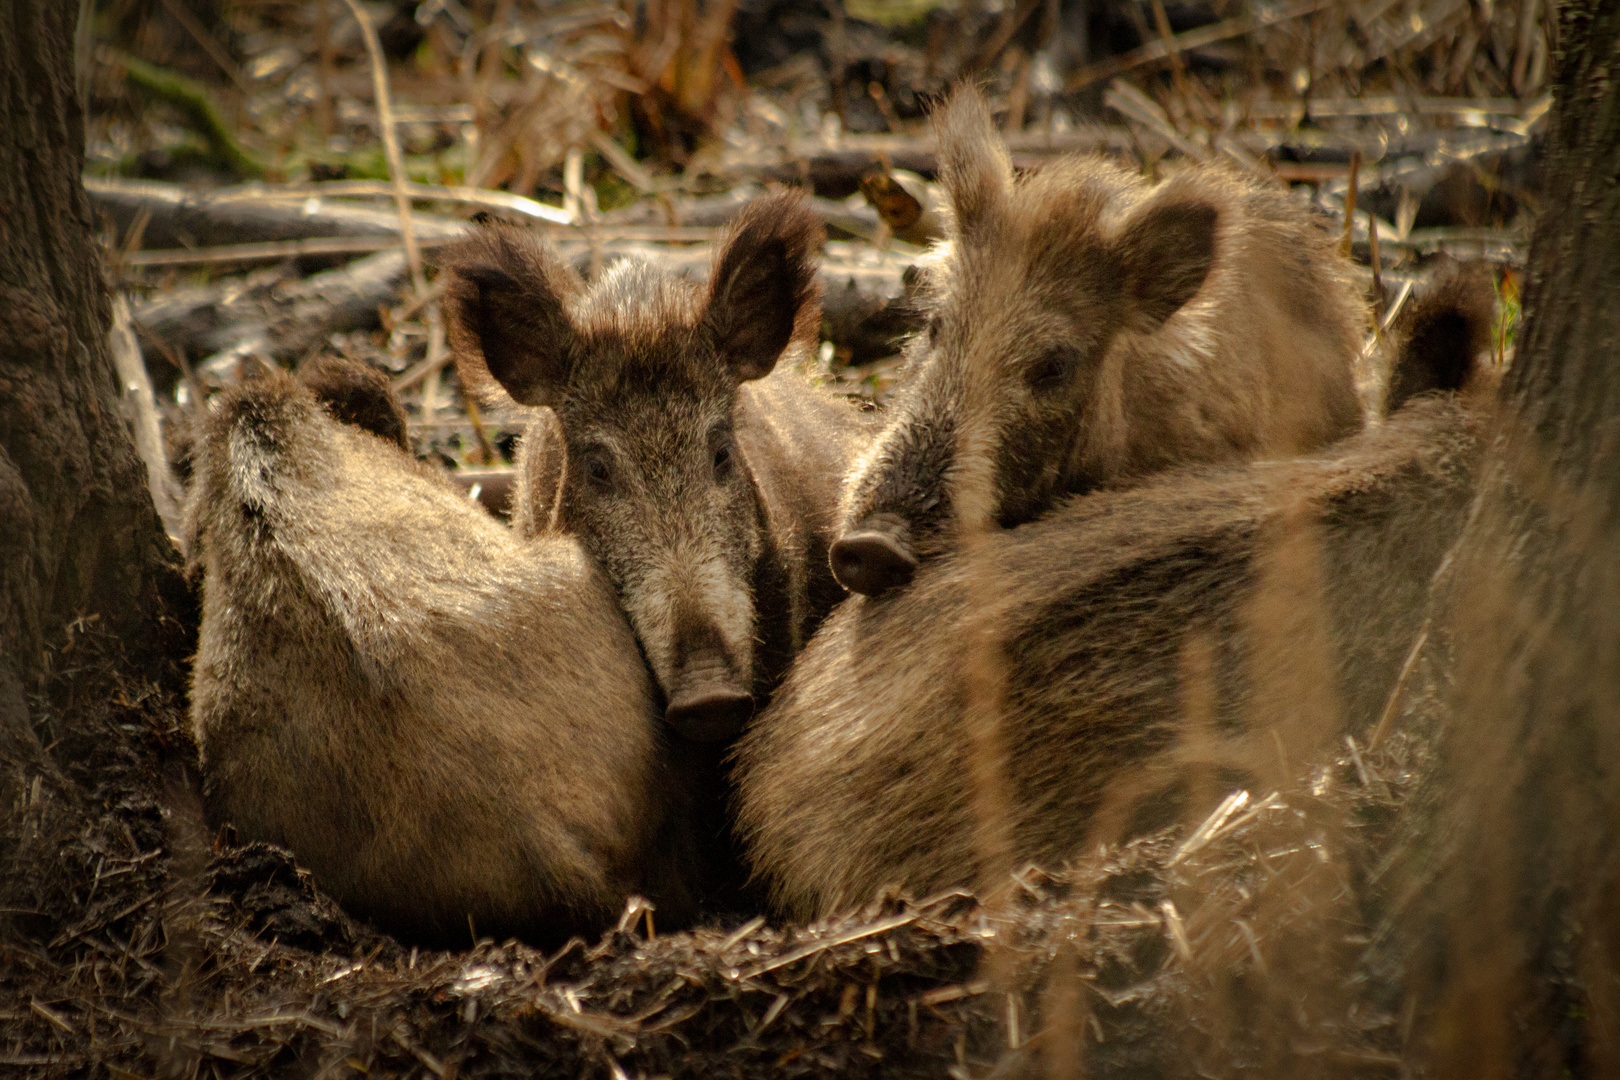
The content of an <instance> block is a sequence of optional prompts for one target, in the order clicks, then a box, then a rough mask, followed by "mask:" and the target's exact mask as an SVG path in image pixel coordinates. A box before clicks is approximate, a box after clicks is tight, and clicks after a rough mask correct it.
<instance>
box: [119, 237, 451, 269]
mask: <svg viewBox="0 0 1620 1080" xmlns="http://www.w3.org/2000/svg"><path fill="white" fill-rule="evenodd" d="M456 239H457V238H456V237H452V236H438V237H432V238H430V239H426V240H422V241H420V242H419V244H418V246H419V247H442V246H444V245H445V244H449V243H452V242H454V241H455V240H456ZM401 246H402V245H401V243H400V239H399V237H397V236H320V237H312V238H310V239H308V240H272V241H269V242H267V243H263V244H222V245H220V246H219V247H205V248H159V249H157V250H156V251H132V252H130V253H129V254H127V255H125V256H124V257H123V260H122V261H123V263H124V264H125V265H126V266H198V265H204V264H208V263H227V262H267V261H270V260H274V259H292V258H297V257H298V256H301V255H362V254H367V253H369V252H374V251H395V250H398V249H399V248H400V247H401Z"/></svg>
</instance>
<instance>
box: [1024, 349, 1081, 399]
mask: <svg viewBox="0 0 1620 1080" xmlns="http://www.w3.org/2000/svg"><path fill="white" fill-rule="evenodd" d="M1073 370H1074V353H1073V352H1072V351H1070V350H1068V349H1053V350H1051V351H1050V352H1048V353H1046V354H1045V355H1043V356H1042V357H1041V358H1040V359H1039V360H1037V361H1036V362H1035V364H1034V366H1032V367H1031V368H1030V369H1029V373H1028V374H1027V375H1026V376H1025V378H1027V379H1028V380H1029V388H1030V389H1031V390H1035V391H1046V390H1056V389H1057V388H1058V387H1060V386H1063V385H1064V384H1065V383H1067V382H1068V381H1069V373H1070V372H1071V371H1073Z"/></svg>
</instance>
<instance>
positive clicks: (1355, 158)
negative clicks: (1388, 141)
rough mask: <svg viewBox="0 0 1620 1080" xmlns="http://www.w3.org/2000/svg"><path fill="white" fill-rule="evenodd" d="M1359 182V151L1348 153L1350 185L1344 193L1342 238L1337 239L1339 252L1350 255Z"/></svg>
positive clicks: (1345, 255)
mask: <svg viewBox="0 0 1620 1080" xmlns="http://www.w3.org/2000/svg"><path fill="white" fill-rule="evenodd" d="M1360 183H1361V151H1360V150H1357V151H1354V152H1353V153H1351V155H1350V186H1349V188H1348V189H1347V190H1346V191H1345V193H1344V238H1343V239H1341V240H1340V241H1339V254H1341V255H1343V256H1344V257H1345V258H1347V259H1348V258H1349V257H1350V242H1351V240H1352V239H1354V237H1355V231H1356V191H1357V187H1358V185H1359V184H1360Z"/></svg>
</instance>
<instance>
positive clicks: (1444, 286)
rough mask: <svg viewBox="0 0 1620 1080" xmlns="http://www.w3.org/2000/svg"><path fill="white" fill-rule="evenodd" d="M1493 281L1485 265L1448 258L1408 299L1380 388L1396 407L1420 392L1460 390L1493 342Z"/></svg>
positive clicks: (1391, 408)
mask: <svg viewBox="0 0 1620 1080" xmlns="http://www.w3.org/2000/svg"><path fill="white" fill-rule="evenodd" d="M1495 321H1496V286H1495V283H1494V282H1493V281H1492V278H1491V271H1490V268H1489V267H1486V266H1483V265H1480V264H1462V263H1455V262H1448V263H1446V264H1445V265H1443V266H1442V267H1441V268H1440V269H1439V270H1438V271H1437V272H1436V273H1435V274H1434V275H1433V276H1432V277H1431V278H1430V279H1429V281H1428V282H1426V283H1425V284H1424V285H1422V286H1419V289H1418V292H1417V293H1416V294H1415V295H1414V296H1413V297H1412V298H1411V299H1410V300H1408V301H1407V303H1406V306H1405V307H1404V308H1402V309H1401V313H1400V314H1399V315H1398V316H1396V319H1395V325H1394V326H1393V327H1392V328H1391V334H1390V336H1391V337H1392V338H1394V339H1395V341H1396V343H1397V346H1396V349H1395V362H1394V365H1393V368H1392V370H1391V371H1390V374H1389V380H1388V385H1387V387H1386V389H1385V391H1384V411H1386V412H1394V411H1395V410H1396V409H1399V408H1400V407H1401V406H1403V405H1405V404H1406V403H1407V402H1408V401H1410V400H1411V399H1412V398H1414V397H1416V396H1418V395H1419V394H1427V393H1432V392H1435V391H1442V392H1443V391H1451V390H1460V389H1461V388H1462V387H1463V386H1464V385H1465V384H1466V383H1468V381H1469V380H1470V379H1471V378H1473V377H1474V376H1475V375H1476V374H1477V373H1478V372H1479V369H1480V365H1481V359H1482V357H1483V356H1484V355H1485V354H1487V353H1488V352H1489V351H1490V349H1491V345H1492V341H1491V328H1492V326H1493V325H1494V323H1495Z"/></svg>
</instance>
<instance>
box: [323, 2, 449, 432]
mask: <svg viewBox="0 0 1620 1080" xmlns="http://www.w3.org/2000/svg"><path fill="white" fill-rule="evenodd" d="M343 2H344V3H345V4H347V5H348V6H349V11H350V13H351V14H353V15H354V19H355V22H357V23H359V24H360V36H361V37H363V38H364V39H365V42H366V54H367V55H368V56H369V57H370V58H371V89H372V95H373V96H374V97H375V98H376V103H377V124H378V126H379V127H380V128H382V140H383V153H384V154H385V155H386V156H387V158H388V175H389V179H390V180H392V181H393V185H394V205H395V206H396V207H397V208H398V209H399V233H400V239H401V240H403V241H404V242H405V262H406V265H408V266H409V267H410V270H411V287H412V289H413V290H414V291H415V293H416V295H417V296H422V295H424V294H425V293H426V292H427V279H426V277H424V276H423V273H422V252H421V250H420V249H419V248H418V247H417V244H416V231H415V230H414V229H412V228H411V198H410V191H409V187H408V185H409V183H410V177H409V176H408V175H407V174H406V172H405V156H404V154H402V153H401V152H400V149H399V132H398V131H396V130H395V128H394V102H393V97H392V95H390V94H389V92H388V65H387V62H386V61H385V60H384V59H383V51H382V45H381V44H380V43H379V42H378V41H377V31H376V30H375V29H374V28H373V27H372V25H371V19H370V18H369V17H368V16H367V15H366V13H365V9H363V8H362V7H361V6H360V3H359V0H343ZM427 324H428V344H427V363H429V364H430V365H434V366H432V367H431V368H430V370H429V373H428V375H429V379H428V385H427V387H426V388H425V389H424V391H423V396H422V415H423V417H424V418H426V419H429V420H431V419H432V418H433V411H434V409H435V408H436V407H437V404H438V403H437V400H436V399H437V398H438V393H437V391H438V388H439V387H438V370H439V368H440V367H443V366H444V361H445V356H446V350H445V347H444V317H443V314H442V312H441V311H440V309H439V305H438V304H437V303H434V302H432V301H429V302H428V305H427Z"/></svg>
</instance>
